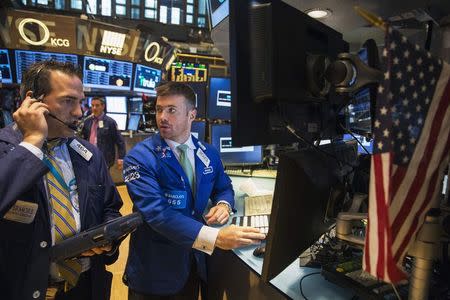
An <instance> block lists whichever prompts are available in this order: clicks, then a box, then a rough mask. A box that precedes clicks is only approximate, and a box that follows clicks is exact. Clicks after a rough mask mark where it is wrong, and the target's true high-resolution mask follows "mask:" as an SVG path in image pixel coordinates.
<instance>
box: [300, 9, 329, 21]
mask: <svg viewBox="0 0 450 300" xmlns="http://www.w3.org/2000/svg"><path fill="white" fill-rule="evenodd" d="M305 13H306V14H307V15H308V16H310V17H312V18H314V19H322V18H328V17H329V16H331V14H332V11H331V10H330V9H328V8H327V9H320V8H311V9H308V10H306V11H305Z"/></svg>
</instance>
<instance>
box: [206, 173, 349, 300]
mask: <svg viewBox="0 0 450 300" xmlns="http://www.w3.org/2000/svg"><path fill="white" fill-rule="evenodd" d="M231 179H232V181H233V186H234V190H235V193H236V196H235V199H236V209H237V214H236V215H243V211H244V203H243V202H244V194H243V193H242V192H241V191H239V186H240V184H241V183H242V182H243V181H244V180H247V179H248V177H247V178H245V177H231ZM252 180H253V181H254V183H255V184H256V186H257V187H258V188H260V189H270V190H273V189H274V187H275V180H274V179H265V178H252ZM293 226H295V224H293ZM305 230H307V228H305ZM299 232H300V233H301V228H299ZM256 247H257V246H249V247H245V248H241V249H237V250H233V251H221V250H220V249H216V250H214V254H213V255H212V256H211V257H210V261H209V266H210V268H209V270H208V294H209V297H210V299H231V300H235V299H239V300H240V299H258V300H259V299H271V300H272V299H289V298H291V299H303V297H302V296H301V293H300V285H299V283H300V279H301V278H302V277H303V276H305V275H307V274H310V273H314V272H320V269H313V268H305V267H300V266H299V259H296V260H295V261H294V262H293V263H292V264H291V265H289V266H288V267H287V268H286V269H285V270H284V271H283V272H282V273H281V274H279V275H278V276H277V277H275V278H274V279H272V280H271V281H270V284H265V283H263V282H262V280H261V279H260V275H261V271H262V265H263V258H258V257H255V256H254V255H253V250H254V249H255V248H256ZM302 289H303V293H304V295H305V296H306V297H307V298H308V299H314V300H315V299H350V298H351V297H352V296H353V295H354V293H353V292H352V291H351V290H346V289H344V288H341V287H339V286H337V285H335V284H333V283H331V282H328V281H327V280H325V279H324V278H323V277H322V275H320V274H316V275H311V276H309V277H307V278H305V279H304V280H303V282H302Z"/></svg>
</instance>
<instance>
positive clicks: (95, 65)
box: [83, 56, 133, 91]
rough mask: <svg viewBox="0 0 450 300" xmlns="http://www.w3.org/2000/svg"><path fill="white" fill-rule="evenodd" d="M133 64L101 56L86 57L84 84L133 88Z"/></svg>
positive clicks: (125, 88)
mask: <svg viewBox="0 0 450 300" xmlns="http://www.w3.org/2000/svg"><path fill="white" fill-rule="evenodd" d="M132 74H133V64H132V63H130V62H124V61H118V60H111V59H105V58H99V57H89V56H85V57H84V66H83V84H84V86H85V87H90V88H98V89H109V90H124V91H129V90H130V89H131V76H132Z"/></svg>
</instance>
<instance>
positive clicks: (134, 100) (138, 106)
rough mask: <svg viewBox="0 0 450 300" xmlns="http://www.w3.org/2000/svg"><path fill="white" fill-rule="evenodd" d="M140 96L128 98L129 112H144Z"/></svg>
mask: <svg viewBox="0 0 450 300" xmlns="http://www.w3.org/2000/svg"><path fill="white" fill-rule="evenodd" d="M143 109H144V103H143V102H142V97H131V98H130V99H128V111H129V112H130V113H137V114H142V113H143V112H144V110H143Z"/></svg>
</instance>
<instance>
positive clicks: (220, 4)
mask: <svg viewBox="0 0 450 300" xmlns="http://www.w3.org/2000/svg"><path fill="white" fill-rule="evenodd" d="M210 5H211V27H213V28H214V27H216V26H217V25H218V24H219V23H220V22H222V20H223V19H225V18H226V17H227V16H228V13H229V11H228V5H229V4H228V0H225V1H224V0H210Z"/></svg>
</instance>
